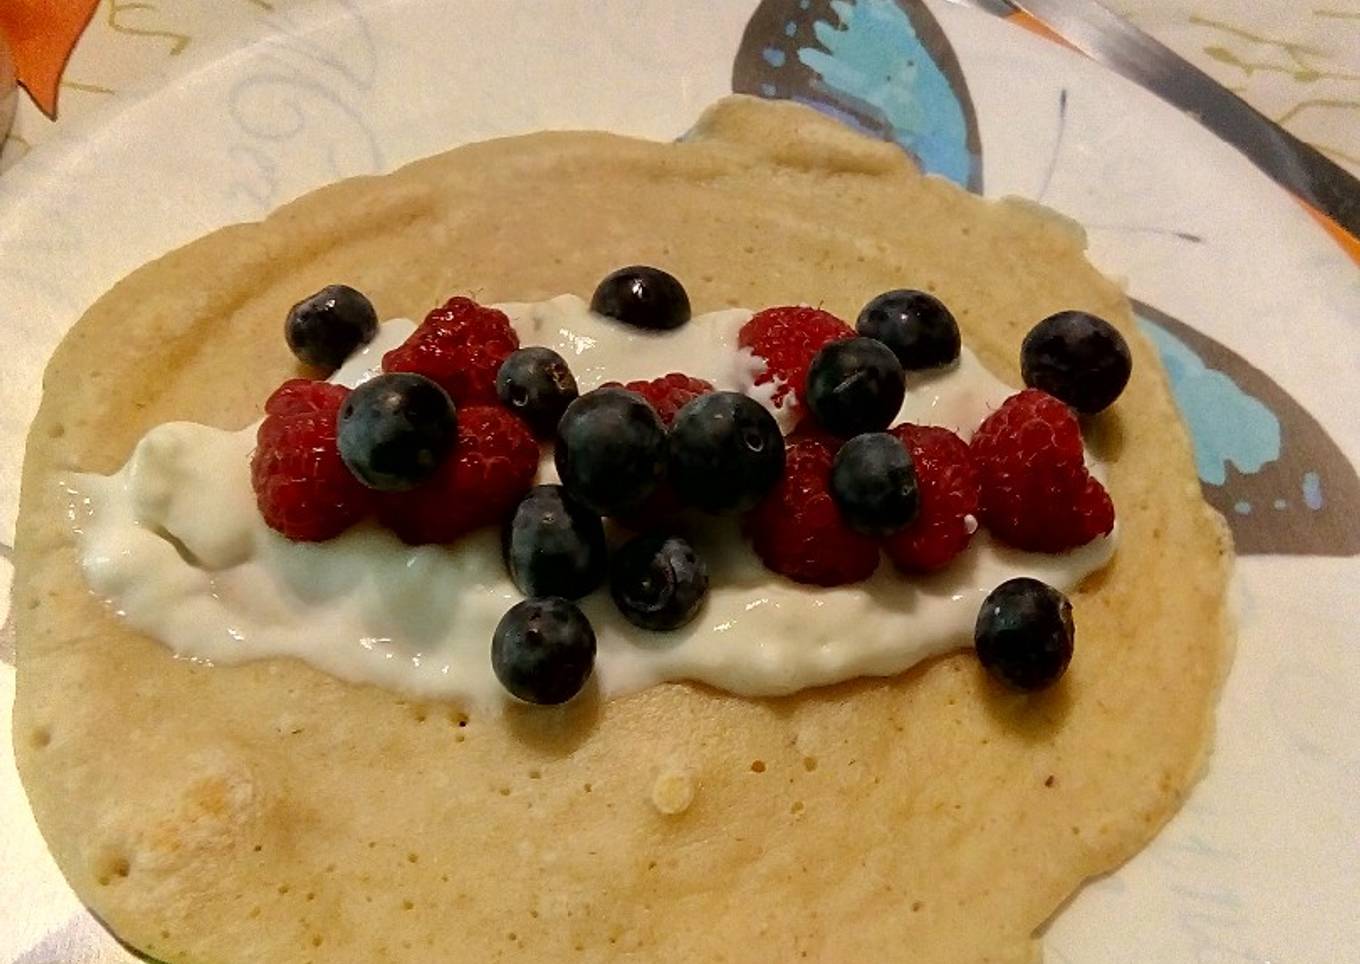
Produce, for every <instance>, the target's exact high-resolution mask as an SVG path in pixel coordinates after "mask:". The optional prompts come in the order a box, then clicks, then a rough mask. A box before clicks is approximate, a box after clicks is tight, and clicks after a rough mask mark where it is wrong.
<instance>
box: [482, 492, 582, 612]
mask: <svg viewBox="0 0 1360 964" xmlns="http://www.w3.org/2000/svg"><path fill="white" fill-rule="evenodd" d="M501 546H502V548H503V549H504V552H505V567H506V568H507V569H508V570H509V571H510V578H511V579H512V580H514V583H515V585H516V586H518V587H519V591H520V592H522V593H524V595H526V596H562V597H565V598H567V599H580V598H581V597H582V596H584V595H586V594H587V593H589V592H591V591H592V590H593V589H595V587H597V586H598V585H600V583H602V582H604V577H605V571H606V569H607V567H608V562H609V556H608V552H607V550H606V549H605V543H604V525H603V524H602V523H601V522H600V517H599V516H598V515H596V514H595V513H593V512H591V511H590V510H589V509H587V508H586V507H585V506H583V505H581V504H580V503H579V502H577V501H576V500H575V499H573V498H572V497H571V496H570V495H568V494H567V490H566V489H564V488H562V486H560V485H536V486H534V487H533V488H532V489H530V490H529V494H528V495H526V496H525V497H524V501H522V502H520V504H519V508H517V509H515V514H514V515H512V516H511V517H510V519H509V521H507V522H506V524H505V529H504V531H503V533H502V539H501Z"/></svg>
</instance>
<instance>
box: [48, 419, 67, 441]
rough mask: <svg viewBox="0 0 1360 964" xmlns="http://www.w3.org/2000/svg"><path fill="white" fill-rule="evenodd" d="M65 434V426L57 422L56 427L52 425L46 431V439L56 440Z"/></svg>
mask: <svg viewBox="0 0 1360 964" xmlns="http://www.w3.org/2000/svg"><path fill="white" fill-rule="evenodd" d="M65 434H66V426H65V425H62V424H61V423H60V422H58V423H57V424H56V425H53V426H52V427H51V428H49V429H48V430H47V437H48V438H50V439H58V438H61V437H62V436H63V435H65Z"/></svg>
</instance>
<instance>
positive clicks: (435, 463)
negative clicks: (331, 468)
mask: <svg viewBox="0 0 1360 964" xmlns="http://www.w3.org/2000/svg"><path fill="white" fill-rule="evenodd" d="M336 428H337V439H336V441H337V443H338V446H339V449H340V458H341V459H343V460H344V462H345V465H346V466H348V467H349V470H350V471H351V472H353V473H354V477H355V478H357V479H358V480H359V481H360V482H362V483H363V484H364V485H366V486H368V487H369V488H370V489H378V490H380V491H383V492H400V491H402V490H405V489H412V488H415V487H416V486H417V485H419V484H420V483H422V482H424V481H425V480H426V479H428V478H429V477H430V476H431V475H433V474H434V473H435V470H436V469H438V468H439V466H440V464H441V463H442V462H443V461H444V459H445V458H447V457H448V454H449V453H450V452H451V451H452V450H453V446H454V443H455V442H457V441H458V415H457V412H456V410H455V409H454V406H453V401H452V399H450V398H449V395H448V392H446V391H444V389H442V388H440V387H439V386H438V385H436V384H435V383H434V382H432V381H430V380H429V379H428V378H426V377H425V376H424V375H415V374H411V373H408V372H399V373H396V374H391V375H378V376H376V377H374V378H370V379H369V380H368V381H366V382H364V383H363V384H362V385H360V386H359V387H358V388H356V389H355V390H354V391H352V392H350V393H349V397H348V398H346V399H345V404H344V405H342V406H341V407H340V414H339V416H338V418H337V421H336Z"/></svg>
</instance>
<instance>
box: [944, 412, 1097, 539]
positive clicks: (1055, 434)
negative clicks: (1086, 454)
mask: <svg viewBox="0 0 1360 964" xmlns="http://www.w3.org/2000/svg"><path fill="white" fill-rule="evenodd" d="M970 451H971V452H972V455H973V464H974V465H976V466H977V470H978V474H979V477H980V479H981V483H982V503H981V515H982V521H983V523H984V524H985V525H986V526H987V528H988V529H990V530H991V532H992V534H993V535H995V536H996V537H997V538H998V539H1000V540H1001V541H1002V542H1005V543H1008V544H1009V545H1012V546H1015V547H1016V548H1018V549H1027V550H1030V551H1032V552H1064V551H1066V550H1068V549H1073V548H1075V547H1077V546H1081V545H1085V544H1086V543H1088V542H1090V541H1091V540H1092V539H1094V538H1095V537H1096V536H1099V535H1108V534H1109V532H1110V530H1111V529H1113V528H1114V506H1113V504H1111V502H1110V496H1109V494H1108V493H1107V492H1106V491H1105V487H1104V486H1102V485H1101V484H1100V482H1099V481H1097V480H1096V479H1094V478H1092V477H1091V473H1090V472H1088V471H1087V470H1086V463H1085V462H1084V461H1083V460H1082V445H1081V426H1080V424H1078V422H1077V416H1076V415H1075V414H1074V413H1073V411H1072V410H1071V409H1070V408H1068V407H1067V406H1066V405H1064V404H1063V403H1062V402H1060V401H1058V400H1057V399H1056V398H1054V397H1053V396H1052V395H1049V394H1047V393H1045V392H1041V391H1039V390H1038V389H1034V388H1030V389H1026V390H1025V391H1023V392H1020V393H1019V394H1016V395H1012V396H1011V397H1010V398H1008V399H1006V401H1005V402H1004V403H1002V405H1001V407H1000V408H998V409H997V410H996V411H995V412H993V413H992V414H991V415H988V416H987V418H986V419H985V420H984V421H983V423H982V425H981V426H979V427H978V430H977V432H976V433H975V434H974V435H973V441H972V445H971V446H970Z"/></svg>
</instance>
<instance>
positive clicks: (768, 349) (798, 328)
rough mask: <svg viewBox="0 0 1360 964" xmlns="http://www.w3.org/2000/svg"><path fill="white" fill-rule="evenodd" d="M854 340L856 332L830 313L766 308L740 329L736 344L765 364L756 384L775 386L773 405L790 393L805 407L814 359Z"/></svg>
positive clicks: (796, 307)
mask: <svg viewBox="0 0 1360 964" xmlns="http://www.w3.org/2000/svg"><path fill="white" fill-rule="evenodd" d="M853 337H855V330H854V329H853V328H851V327H850V326H849V325H847V324H846V323H845V322H843V321H841V320H840V319H839V318H837V317H836V316H835V315H833V314H831V313H830V312H826V311H822V310H821V309H820V308H808V307H805V306H797V305H791V306H785V307H780V308H766V309H765V310H764V311H758V312H756V314H755V315H753V316H752V318H751V320H750V321H748V322H747V323H746V324H744V325H742V326H741V332H740V333H739V334H738V336H737V343H738V344H739V345H740V346H741V347H742V348H748V349H750V350H751V352H752V354H754V355H757V356H759V357H760V358H762V359H763V360H764V361H765V370H764V371H762V372H761V373H760V374H759V375H757V376H756V377H755V384H757V385H765V384H769V383H771V382H773V383H774V386H775V390H774V398H773V401H774V404H775V405H777V406H782V405H783V403H784V399H785V397H786V396H787V395H788V394H789V392H790V391H792V392H793V393H794V397H795V398H796V399H797V400H798V402H799V404H800V405H802V404H805V402H806V395H805V394H804V390H805V387H806V383H807V372H808V365H809V364H811V362H812V356H814V355H816V354H817V352H819V351H821V349H822V348H823V347H824V346H826V345H828V344H830V343H831V342H833V341H841V340H843V339H846V338H853Z"/></svg>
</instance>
